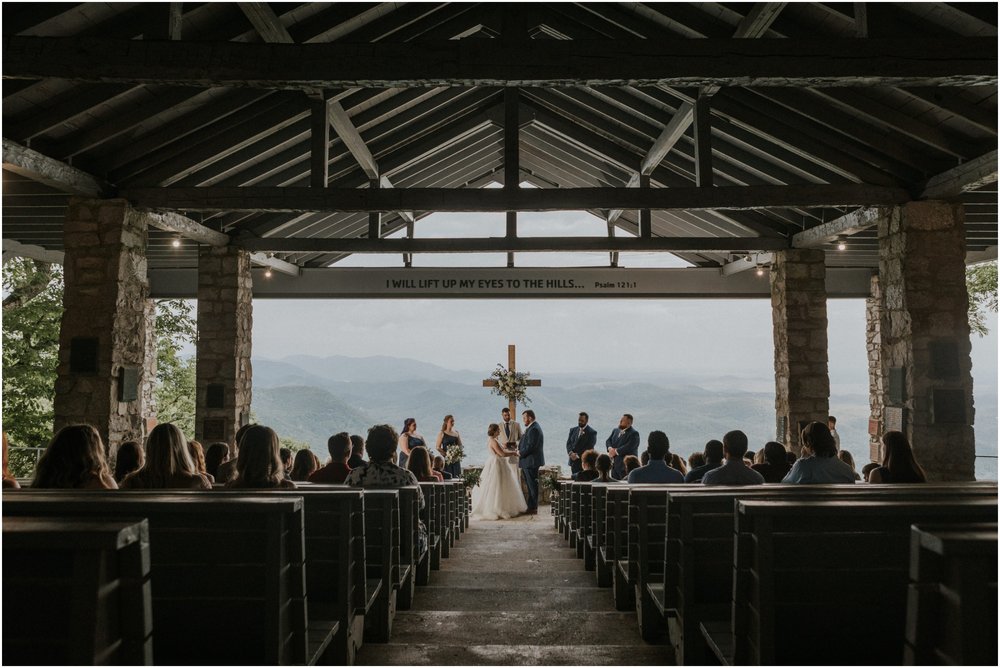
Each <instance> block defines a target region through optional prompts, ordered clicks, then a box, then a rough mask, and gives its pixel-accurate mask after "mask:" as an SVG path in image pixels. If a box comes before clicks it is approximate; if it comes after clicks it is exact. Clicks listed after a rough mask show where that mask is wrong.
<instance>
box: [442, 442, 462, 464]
mask: <svg viewBox="0 0 1000 668" xmlns="http://www.w3.org/2000/svg"><path fill="white" fill-rule="evenodd" d="M463 457H465V450H463V449H462V445H461V444H460V443H456V444H455V445H449V446H448V452H447V454H446V455H445V458H444V461H445V463H446V464H457V463H459V462H460V461H462V458H463Z"/></svg>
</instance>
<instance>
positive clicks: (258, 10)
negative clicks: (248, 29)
mask: <svg viewBox="0 0 1000 668" xmlns="http://www.w3.org/2000/svg"><path fill="white" fill-rule="evenodd" d="M236 4H238V5H239V6H240V10H241V11H242V12H243V15H244V16H246V17H247V20H249V21H250V23H251V24H252V25H253V27H254V30H256V31H257V34H259V35H260V36H261V38H262V39H263V40H264V41H265V42H270V43H274V44H293V43H294V42H295V40H294V39H292V36H291V35H290V34H289V33H288V29H287V28H285V26H284V25H282V23H281V19H279V18H278V15H277V14H275V13H274V10H273V9H271V6H270V5H269V4H267V3H266V2H238V3H236Z"/></svg>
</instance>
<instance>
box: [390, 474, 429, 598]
mask: <svg viewBox="0 0 1000 668" xmlns="http://www.w3.org/2000/svg"><path fill="white" fill-rule="evenodd" d="M418 490H419V488H418V487H416V486H414V487H402V488H400V490H399V537H400V544H399V569H400V575H399V579H400V585H399V592H398V594H397V598H396V607H397V608H398V609H400V610H409V609H410V606H411V605H412V604H413V595H414V593H415V591H416V584H417V565H418V564H419V563H420V562H421V560H424V561H426V558H425V556H426V555H425V553H426V552H427V548H426V546H425V547H424V551H423V552H420V540H419V535H420V531H419V523H420V507H419V503H418V501H417V492H418ZM427 563H428V565H429V561H428V562H427ZM428 574H429V572H428Z"/></svg>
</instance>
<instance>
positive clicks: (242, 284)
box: [195, 246, 253, 441]
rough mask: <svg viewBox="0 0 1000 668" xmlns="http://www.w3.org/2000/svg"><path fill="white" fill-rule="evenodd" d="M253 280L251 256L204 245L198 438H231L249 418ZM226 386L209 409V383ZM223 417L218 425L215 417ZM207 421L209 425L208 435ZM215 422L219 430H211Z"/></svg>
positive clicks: (200, 280)
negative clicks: (220, 398) (221, 397)
mask: <svg viewBox="0 0 1000 668" xmlns="http://www.w3.org/2000/svg"><path fill="white" fill-rule="evenodd" d="M252 327H253V281H252V278H251V276H250V255H249V254H248V253H247V252H245V251H241V250H238V249H232V248H226V247H223V248H216V247H204V246H203V247H202V248H201V251H200V253H199V257H198V364H197V392H198V396H197V416H196V425H195V432H196V434H197V438H198V439H204V440H208V441H214V440H216V439H218V440H225V441H231V440H232V438H233V437H234V436H235V435H236V430H237V429H239V427H240V424H241V423H242V422H244V421H246V420H248V419H249V416H250V401H251V398H252V386H251V381H252V375H253V373H252V369H251V366H250V346H251V329H252ZM213 384H220V385H222V386H224V402H223V403H224V406H223V407H222V408H209V407H208V405H207V393H208V388H209V385H213ZM220 420H221V421H222V422H221V423H220V422H219V421H220ZM206 421H209V423H208V426H209V427H210V429H209V432H208V435H206V429H205V427H206ZM216 426H221V432H218V433H214V434H213V433H212V432H213V431H215V430H214V428H212V427H216Z"/></svg>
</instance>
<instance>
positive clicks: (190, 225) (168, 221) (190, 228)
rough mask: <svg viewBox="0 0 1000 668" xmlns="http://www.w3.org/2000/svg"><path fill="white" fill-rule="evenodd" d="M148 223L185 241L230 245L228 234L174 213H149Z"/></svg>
mask: <svg viewBox="0 0 1000 668" xmlns="http://www.w3.org/2000/svg"><path fill="white" fill-rule="evenodd" d="M146 221H147V222H148V223H149V225H151V226H152V227H155V228H157V229H159V230H163V231H164V232H173V233H174V234H177V235H179V236H182V237H184V238H185V239H190V240H192V241H197V242H198V243H200V244H206V245H208V246H226V245H228V244H229V235H228V234H223V233H222V232H218V231H216V230H213V229H211V228H209V227H206V226H204V225H202V224H201V223H197V222H195V221H193V220H191V219H190V218H188V217H186V216H182V215H180V214H179V213H174V212H173V211H163V212H158V211H147V212H146Z"/></svg>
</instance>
